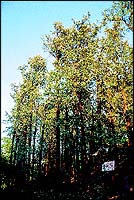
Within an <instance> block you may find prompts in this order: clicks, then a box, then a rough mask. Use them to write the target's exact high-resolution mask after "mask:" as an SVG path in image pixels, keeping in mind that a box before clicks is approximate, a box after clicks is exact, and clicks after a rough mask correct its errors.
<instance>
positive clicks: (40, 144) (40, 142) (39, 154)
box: [39, 124, 45, 173]
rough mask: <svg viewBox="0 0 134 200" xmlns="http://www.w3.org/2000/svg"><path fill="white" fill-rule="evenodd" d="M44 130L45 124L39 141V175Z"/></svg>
mask: <svg viewBox="0 0 134 200" xmlns="http://www.w3.org/2000/svg"><path fill="white" fill-rule="evenodd" d="M44 128H45V124H43V126H42V133H41V141H40V152H39V173H41V161H42V149H43V137H44Z"/></svg>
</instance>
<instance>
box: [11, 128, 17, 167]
mask: <svg viewBox="0 0 134 200" xmlns="http://www.w3.org/2000/svg"><path fill="white" fill-rule="evenodd" d="M15 135H16V131H15V130H14V133H13V137H12V146H11V155H10V165H12V161H13V153H14V142H15Z"/></svg>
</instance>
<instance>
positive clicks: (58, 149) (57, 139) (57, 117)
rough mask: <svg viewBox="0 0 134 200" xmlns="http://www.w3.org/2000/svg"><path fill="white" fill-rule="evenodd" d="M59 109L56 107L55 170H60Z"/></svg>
mask: <svg viewBox="0 0 134 200" xmlns="http://www.w3.org/2000/svg"><path fill="white" fill-rule="evenodd" d="M59 120H60V108H59V105H58V107H57V112H56V122H57V124H56V168H57V170H59V169H60V124H59V122H60V121H59Z"/></svg>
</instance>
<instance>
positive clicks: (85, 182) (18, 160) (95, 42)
mask: <svg viewBox="0 0 134 200" xmlns="http://www.w3.org/2000/svg"><path fill="white" fill-rule="evenodd" d="M127 31H133V1H118V2H116V1H115V2H113V7H112V8H109V9H107V10H105V11H104V13H103V20H102V21H101V23H91V22H90V14H89V13H88V14H87V15H86V16H83V18H82V19H81V20H80V21H78V20H72V26H71V27H64V25H63V24H62V23H61V22H56V23H55V24H54V31H53V32H51V34H50V35H45V36H44V37H43V38H42V43H43V48H44V51H47V52H48V53H49V55H50V56H51V57H52V58H53V60H54V61H53V70H48V69H47V61H46V59H45V58H43V57H41V56H40V55H36V56H35V57H33V58H29V60H28V63H27V64H25V65H23V66H20V67H19V70H20V73H21V75H22V81H21V82H20V84H19V85H16V84H12V94H11V96H12V98H13V100H14V107H13V109H12V111H11V113H10V114H7V135H8V136H7V137H5V138H2V153H1V164H0V176H1V192H2V193H4V195H5V194H8V193H10V194H12V195H14V196H13V197H15V195H18V197H20V194H21V195H22V196H23V195H24V198H25V199H26V198H28V199H48V200H49V199H57V200H60V199H94V200H97V199H102V200H105V199H121V200H123V199H126V200H127V199H131V198H132V195H133V192H134V134H133V48H132V47H131V46H130V44H129V43H128V41H127V40H126V39H125V34H126V32H127ZM108 161H114V162H115V166H114V169H113V170H112V171H111V170H110V169H109V170H106V169H105V168H104V169H103V170H102V165H103V164H104V163H105V162H108Z"/></svg>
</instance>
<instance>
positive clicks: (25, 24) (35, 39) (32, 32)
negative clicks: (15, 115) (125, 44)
mask: <svg viewBox="0 0 134 200" xmlns="http://www.w3.org/2000/svg"><path fill="white" fill-rule="evenodd" d="M111 5H112V1H98V2H97V1H1V11H2V14H1V120H4V119H5V111H7V112H9V111H10V110H11V108H12V107H13V100H12V98H11V97H10V93H11V83H19V81H20V80H21V79H20V78H21V77H20V71H19V70H18V67H19V66H20V65H23V64H27V61H28V58H29V57H33V56H35V55H41V56H44V57H45V58H47V56H48V55H47V54H45V53H44V51H43V45H42V40H41V37H42V36H43V35H45V34H49V33H50V31H52V30H53V24H54V22H56V21H60V22H62V23H63V25H64V26H65V27H68V26H71V25H72V20H71V19H72V18H73V19H78V20H79V19H81V18H82V16H83V15H85V14H87V12H88V11H89V12H90V14H91V22H95V21H96V20H97V19H98V20H100V19H101V17H102V11H103V10H104V9H106V8H108V7H110V6H111ZM48 68H51V65H50V64H49V63H48ZM4 128H5V125H4V124H2V129H1V130H2V131H3V130H4ZM2 135H3V134H2Z"/></svg>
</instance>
